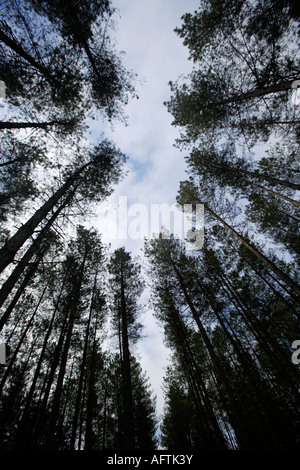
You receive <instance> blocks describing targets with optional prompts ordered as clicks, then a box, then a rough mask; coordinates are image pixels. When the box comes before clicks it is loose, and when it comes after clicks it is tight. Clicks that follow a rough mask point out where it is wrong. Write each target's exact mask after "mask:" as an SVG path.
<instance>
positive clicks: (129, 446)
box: [120, 267, 135, 450]
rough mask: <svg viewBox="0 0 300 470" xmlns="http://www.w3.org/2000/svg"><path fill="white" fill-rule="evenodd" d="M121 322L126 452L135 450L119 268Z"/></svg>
mask: <svg viewBox="0 0 300 470" xmlns="http://www.w3.org/2000/svg"><path fill="white" fill-rule="evenodd" d="M120 313H121V320H122V322H121V323H122V325H121V327H122V330H121V335H122V356H123V360H122V376H123V406H124V421H125V429H124V433H125V434H124V445H125V449H126V450H133V449H134V448H135V437H134V417H133V397H132V385H131V367H130V352H129V343H128V331H127V312H126V299H125V291H124V279H123V270H122V267H121V312H120Z"/></svg>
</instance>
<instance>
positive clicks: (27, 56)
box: [0, 30, 62, 89]
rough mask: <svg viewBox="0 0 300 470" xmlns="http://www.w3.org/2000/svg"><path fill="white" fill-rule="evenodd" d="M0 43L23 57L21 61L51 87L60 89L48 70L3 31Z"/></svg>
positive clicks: (0, 32)
mask: <svg viewBox="0 0 300 470" xmlns="http://www.w3.org/2000/svg"><path fill="white" fill-rule="evenodd" d="M0 41H2V42H3V43H4V44H6V45H7V46H8V47H9V48H10V49H12V50H13V51H14V52H16V53H17V54H18V55H19V56H20V57H23V59H25V60H26V62H28V63H29V64H30V65H32V67H34V68H35V69H37V70H38V71H39V72H40V73H41V74H42V75H43V76H44V77H45V78H46V79H47V80H48V81H49V82H50V83H51V84H52V85H55V86H56V88H58V89H60V88H62V85H61V83H60V82H59V81H58V80H57V79H56V78H55V77H53V76H52V74H51V73H50V72H49V70H48V69H47V68H46V67H44V66H43V65H42V64H40V63H39V62H37V61H36V60H35V59H34V58H33V57H32V56H31V55H30V54H28V53H27V52H26V51H25V50H24V49H23V47H22V46H20V44H18V43H17V42H15V41H14V40H13V39H11V38H10V37H9V36H7V34H5V33H4V31H1V30H0Z"/></svg>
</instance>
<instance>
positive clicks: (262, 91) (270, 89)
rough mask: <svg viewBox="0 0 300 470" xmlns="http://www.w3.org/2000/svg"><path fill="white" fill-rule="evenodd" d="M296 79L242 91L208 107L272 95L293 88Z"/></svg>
mask: <svg viewBox="0 0 300 470" xmlns="http://www.w3.org/2000/svg"><path fill="white" fill-rule="evenodd" d="M294 81H295V80H287V81H285V82H281V83H277V84H276V85H270V86H266V87H263V88H257V89H256V90H251V91H249V92H247V93H242V94H241V95H238V96H232V97H230V98H227V99H224V100H222V101H218V102H211V103H209V105H208V106H206V107H210V108H211V107H215V106H223V105H226V104H234V103H240V102H242V101H245V100H249V99H253V98H260V97H261V96H266V95H270V94H272V93H278V92H280V91H287V90H291V89H292V84H293V83H294Z"/></svg>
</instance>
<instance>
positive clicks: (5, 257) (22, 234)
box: [0, 162, 91, 273]
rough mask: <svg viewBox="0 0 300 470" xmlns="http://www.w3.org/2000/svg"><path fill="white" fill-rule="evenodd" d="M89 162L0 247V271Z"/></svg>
mask: <svg viewBox="0 0 300 470" xmlns="http://www.w3.org/2000/svg"><path fill="white" fill-rule="evenodd" d="M90 164H91V162H90V163H87V164H85V165H83V166H82V167H81V168H79V170H77V171H75V173H74V174H73V175H71V176H70V177H69V178H68V179H67V181H66V182H65V183H64V184H63V185H62V186H61V188H59V189H58V190H57V191H56V192H55V193H54V194H53V195H52V196H51V197H50V198H49V199H48V201H47V202H45V203H44V204H43V205H42V206H41V207H40V208H39V209H38V210H37V211H36V212H35V214H33V216H32V217H30V219H29V220H27V222H25V223H24V225H22V226H21V227H20V228H19V230H17V232H16V233H15V234H14V235H13V236H12V237H11V238H9V239H8V240H6V242H5V244H4V246H3V247H2V248H1V249H0V273H1V272H2V271H3V270H4V269H5V268H6V267H7V266H8V265H9V264H10V263H11V262H12V261H13V259H14V257H15V255H16V253H17V251H18V250H19V249H20V248H21V247H22V245H23V244H24V243H25V242H26V240H27V239H28V238H29V237H30V236H31V235H32V234H33V232H34V230H35V229H36V227H37V226H38V225H39V224H40V223H41V222H42V220H43V219H44V218H45V217H46V216H47V214H48V213H49V212H50V211H51V210H52V209H53V208H54V207H55V205H56V204H57V203H58V201H59V200H60V199H61V198H62V197H63V196H64V195H65V194H66V193H67V191H68V190H69V189H70V187H71V186H72V185H73V184H74V183H75V182H76V180H77V178H78V177H79V176H80V175H81V173H82V172H83V171H84V169H85V168H86V167H87V166H88V165H90ZM76 189H77V187H76V186H75V187H74V188H73V190H72V191H71V192H72V195H74V194H75V191H76Z"/></svg>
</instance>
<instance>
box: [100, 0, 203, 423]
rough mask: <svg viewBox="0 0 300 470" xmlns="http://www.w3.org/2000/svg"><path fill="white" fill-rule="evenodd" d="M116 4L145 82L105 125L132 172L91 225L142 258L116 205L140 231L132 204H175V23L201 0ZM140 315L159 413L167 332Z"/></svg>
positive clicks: (179, 59)
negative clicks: (121, 116)
mask: <svg viewBox="0 0 300 470" xmlns="http://www.w3.org/2000/svg"><path fill="white" fill-rule="evenodd" d="M112 4H113V6H115V7H116V8H118V9H119V14H120V18H119V17H118V16H116V20H117V23H118V30H117V31H116V33H115V37H116V40H117V48H118V49H119V50H123V51H124V52H125V53H126V55H125V56H124V59H123V64H124V66H125V67H126V68H127V69H129V70H132V71H133V72H135V73H137V74H138V77H139V79H141V80H142V84H139V83H137V94H138V95H139V99H138V100H136V99H133V100H130V102H129V104H128V106H127V108H126V114H127V115H128V122H127V123H128V125H127V127H126V126H124V124H122V123H117V124H115V125H114V129H113V130H112V129H111V128H110V127H109V126H107V127H105V128H104V133H105V136H106V137H108V138H110V139H111V140H112V141H113V142H114V143H115V144H116V145H117V146H118V147H119V148H120V150H121V151H122V152H124V153H125V154H127V155H128V157H129V161H128V167H129V169H130V172H129V174H128V176H127V177H126V178H125V180H124V181H123V182H122V183H121V184H119V185H118V187H117V188H116V190H115V192H114V194H113V195H112V197H111V198H109V200H108V201H107V204H105V207H104V206H103V210H102V211H101V215H100V217H99V218H98V219H97V220H96V221H93V223H94V225H96V226H97V227H98V228H99V230H100V231H101V232H103V233H104V239H103V241H105V242H111V244H112V248H116V247H119V246H125V248H126V249H127V250H128V251H131V252H132V253H133V254H134V255H141V256H142V251H141V249H142V247H143V240H142V237H141V238H140V239H132V237H130V236H127V238H126V237H125V235H124V239H118V235H119V234H120V235H122V233H119V230H118V229H117V234H115V233H113V232H114V230H115V221H116V222H117V223H118V219H119V215H121V213H120V212H121V209H120V207H118V206H119V203H120V201H121V205H122V204H123V206H124V205H125V204H126V203H127V221H128V228H129V229H130V224H132V223H133V225H132V226H131V227H132V228H133V232H134V233H135V234H136V236H138V227H137V226H136V225H135V224H134V221H136V222H138V219H139V217H138V212H137V216H135V217H134V210H135V209H137V211H139V209H141V208H142V207H144V208H145V210H146V211H148V212H149V213H150V209H151V204H168V205H169V206H171V205H172V204H174V203H175V202H176V194H177V191H178V188H179V182H180V181H181V180H183V179H184V178H185V177H186V175H185V162H184V153H182V152H180V151H179V150H178V149H176V148H174V142H175V139H176V137H178V136H179V130H178V129H176V128H174V127H173V126H171V121H172V116H171V115H170V114H169V113H168V112H167V109H166V107H165V106H164V104H163V103H164V101H166V100H168V99H169V98H170V88H169V85H168V83H169V81H170V80H172V81H175V80H176V79H177V78H178V77H179V75H181V74H183V75H186V74H188V73H189V72H190V70H191V68H192V63H191V62H190V61H188V60H187V57H188V50H187V48H186V47H184V46H183V44H182V40H181V39H180V38H179V37H178V36H177V34H176V33H175V32H174V28H175V27H177V26H180V25H181V16H182V15H183V14H184V13H186V12H193V11H195V10H196V9H197V8H198V6H199V1H196V0H113V1H112ZM97 126H98V124H97V122H95V123H94V125H93V127H92V128H91V132H92V134H93V135H95V134H97V131H98V127H97ZM120 198H121V199H120ZM126 198H127V199H126ZM135 204H139V206H134V205H135ZM141 205H142V206H141ZM106 209H108V213H107V217H105V210H106ZM130 211H132V212H130ZM122 214H123V216H122V220H121V223H122V222H123V225H124V222H125V221H124V214H125V215H126V212H124V210H123V212H122ZM131 216H132V217H131ZM132 221H133V222H132ZM150 228H151V224H149V230H150ZM145 294H147V291H146V292H145ZM145 297H146V295H145ZM143 300H144V299H143ZM145 300H147V297H146V299H145ZM142 319H143V324H144V334H145V335H147V337H146V338H145V339H144V340H143V341H141V342H140V345H139V351H140V355H141V358H140V359H141V364H142V367H143V369H144V370H145V371H146V372H147V374H148V376H149V377H150V381H151V384H152V386H153V388H154V392H155V394H156V395H157V411H158V413H159V414H161V413H162V410H163V408H162V407H163V398H162V391H161V385H162V377H163V375H164V373H165V366H166V364H167V362H166V360H167V356H168V355H169V351H168V350H166V349H165V348H164V346H163V343H162V330H161V329H159V327H158V324H157V322H156V320H155V319H154V318H153V316H152V313H151V311H149V310H148V309H146V311H144V312H143V316H142Z"/></svg>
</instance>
